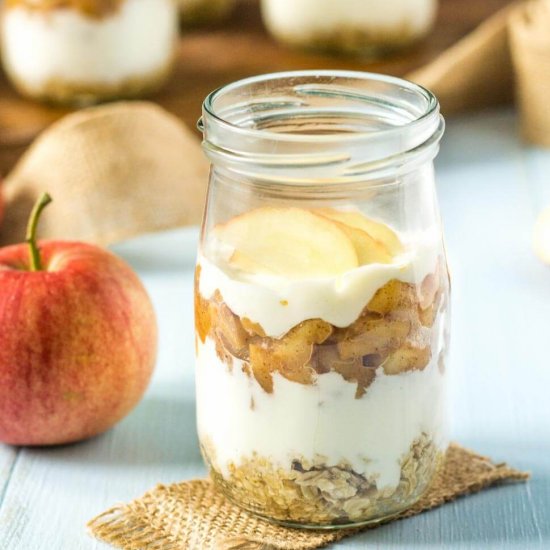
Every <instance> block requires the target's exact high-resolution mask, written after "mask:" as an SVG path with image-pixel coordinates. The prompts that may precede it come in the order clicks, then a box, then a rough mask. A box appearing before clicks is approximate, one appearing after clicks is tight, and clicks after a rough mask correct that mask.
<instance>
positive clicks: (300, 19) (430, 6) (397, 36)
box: [262, 0, 437, 57]
mask: <svg viewBox="0 0 550 550" xmlns="http://www.w3.org/2000/svg"><path fill="white" fill-rule="evenodd" d="M436 12H437V0H339V1H338V2H335V1H334V0H262V13H263V19H264V22H265V24H266V26H267V28H268V29H269V31H270V32H271V34H273V36H275V37H276V38H277V39H278V40H279V41H281V42H282V43H284V44H288V45H290V46H295V47H301V48H307V49H315V50H323V51H330V52H343V53H348V54H359V55H364V56H367V57H377V56H381V55H384V54H387V53H390V52H392V51H395V50H398V49H401V48H403V47H406V46H408V45H410V44H412V43H414V42H416V41H418V40H419V39H421V38H422V37H424V36H425V35H426V34H427V33H428V32H429V31H430V30H431V28H432V27H433V24H434V22H435V16H436Z"/></svg>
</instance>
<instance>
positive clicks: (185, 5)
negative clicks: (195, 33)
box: [178, 0, 235, 27]
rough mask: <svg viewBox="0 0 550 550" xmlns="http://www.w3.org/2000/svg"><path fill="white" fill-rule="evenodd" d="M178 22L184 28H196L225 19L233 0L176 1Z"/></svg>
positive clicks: (233, 2)
mask: <svg viewBox="0 0 550 550" xmlns="http://www.w3.org/2000/svg"><path fill="white" fill-rule="evenodd" d="M178 4H179V8H180V20H181V23H182V25H183V26H185V27H197V26H203V25H208V24H210V23H216V22H219V21H222V20H223V19H225V18H226V17H227V16H228V15H229V14H230V13H231V10H232V9H233V7H234V6H235V0H178Z"/></svg>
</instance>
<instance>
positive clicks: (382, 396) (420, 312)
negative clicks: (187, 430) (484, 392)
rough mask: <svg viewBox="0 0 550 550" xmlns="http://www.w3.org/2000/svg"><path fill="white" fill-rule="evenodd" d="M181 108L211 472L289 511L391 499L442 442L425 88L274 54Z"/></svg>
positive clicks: (435, 109) (441, 286) (266, 509)
mask: <svg viewBox="0 0 550 550" xmlns="http://www.w3.org/2000/svg"><path fill="white" fill-rule="evenodd" d="M200 127H201V128H202V130H203V132H204V148H205V151H206V154H207V155H208V157H209V158H210V160H211V162H212V171H211V179H210V185H209V191H208V199H207V207H206V213H205V217H204V224H203V229H202V236H201V241H200V250H199V255H198V263H197V269H196V290H195V310H196V311H195V313H196V346H197V365H196V386H197V414H198V432H199V437H200V443H201V448H202V452H203V455H204V457H205V459H206V462H207V463H208V466H209V467H210V471H211V475H212V477H213V479H214V480H215V482H216V484H217V485H218V487H219V488H220V489H221V490H222V491H223V492H224V493H225V494H226V495H227V496H228V497H229V498H230V499H231V500H232V501H233V502H235V503H236V504H238V505H240V506H242V507H243V508H245V509H247V510H249V511H251V512H253V513H255V514H257V515H259V516H262V517H265V518H268V519H270V520H274V521H277V522H280V523H283V524H288V525H294V526H302V527H342V526H348V525H356V524H363V523H368V522H372V521H379V520H380V519H381V518H384V517H387V516H390V515H392V514H395V513H396V512H400V511H402V510H404V509H406V508H408V507H410V506H411V505H412V504H413V503H414V502H416V501H417V500H418V499H419V498H420V497H421V496H422V495H423V494H424V492H425V491H426V490H427V489H428V487H429V485H430V483H431V481H432V479H433V478H434V475H435V473H436V471H437V469H438V467H439V466H440V465H441V463H442V461H443V457H444V454H445V450H446V444H447V443H446V413H445V378H446V374H445V357H446V349H447V341H448V330H449V280H448V273H447V267H446V260H445V250H444V247H443V240H442V230H441V224H440V218H439V210H438V204H437V199H436V192H435V185H434V168H433V159H434V157H435V155H436V153H437V151H438V147H439V140H440V138H441V136H442V134H443V128H444V123H443V119H442V117H441V116H440V114H439V105H438V102H437V100H436V98H435V97H434V96H433V95H432V94H431V93H430V92H429V91H427V90H425V89H423V88H421V87H420V86H417V85H415V84H412V83H410V82H406V81H404V80H400V79H397V78H392V77H388V76H381V75H375V74H368V73H354V72H331V71H327V72H298V73H281V74H273V75H267V76H260V77H256V78H251V79H248V80H243V81H240V82H236V83H234V84H231V85H229V86H226V87H225V88H222V89H220V90H218V91H216V92H214V93H212V94H211V95H210V96H209V97H208V98H207V99H206V101H205V103H204V107H203V118H202V120H201V122H200Z"/></svg>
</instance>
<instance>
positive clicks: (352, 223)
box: [316, 208, 403, 256]
mask: <svg viewBox="0 0 550 550" xmlns="http://www.w3.org/2000/svg"><path fill="white" fill-rule="evenodd" d="M316 212H317V213H318V214H319V215H321V216H325V217H326V218H329V219H331V220H335V221H337V222H340V223H343V224H345V225H347V226H348V227H354V228H355V229H360V230H361V231H364V232H365V233H368V234H369V235H370V236H371V237H372V238H373V239H375V240H377V241H378V242H379V243H382V244H383V245H384V246H385V247H386V249H387V251H388V252H389V253H390V254H391V255H392V256H398V255H399V254H401V253H402V252H403V245H402V244H401V241H400V240H399V237H398V236H397V235H396V233H395V231H393V230H392V229H390V228H389V227H388V226H387V225H386V224H384V223H381V222H377V221H374V220H371V219H369V218H367V217H366V216H364V215H363V214H361V212H358V211H353V210H336V209H335V208H319V209H317V210H316Z"/></svg>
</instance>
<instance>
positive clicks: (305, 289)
mask: <svg viewBox="0 0 550 550" xmlns="http://www.w3.org/2000/svg"><path fill="white" fill-rule="evenodd" d="M413 242H414V247H411V251H410V252H407V253H405V254H403V255H402V256H399V257H396V258H395V260H394V262H393V263H391V264H369V265H364V266H361V267H358V268H356V269H354V270H352V271H348V272H346V273H344V274H342V275H340V276H338V277H334V276H332V277H323V278H316V279H300V280H292V279H285V278H282V277H275V276H273V277H270V276H267V275H265V274H254V273H247V272H244V271H238V270H235V269H233V268H232V267H231V266H230V265H229V264H228V263H227V261H226V258H228V257H230V256H231V253H232V250H227V249H226V250H223V249H222V248H221V247H218V248H216V246H215V244H214V243H212V246H211V248H212V249H207V255H208V257H209V258H206V257H205V256H204V255H202V256H201V257H200V258H199V265H200V268H201V275H200V284H199V292H200V293H201V295H202V296H203V297H204V298H206V299H210V298H211V297H212V296H213V294H214V293H215V292H216V290H219V291H220V293H221V295H222V297H223V300H224V302H225V303H226V304H227V305H228V306H229V308H230V309H231V310H232V311H233V313H235V314H236V315H238V316H239V317H241V318H243V317H246V318H247V319H249V320H250V321H253V322H254V323H259V324H260V325H261V326H262V328H263V329H264V331H265V333H266V334H267V335H268V336H272V337H276V338H278V337H280V336H283V335H284V334H286V333H287V332H288V331H289V330H290V329H291V328H293V327H295V326H296V325H298V324H299V323H301V322H302V321H305V320H307V319H323V320H324V321H327V322H328V323H330V324H332V325H334V326H336V327H347V326H349V325H351V324H352V323H353V322H354V321H355V320H356V319H357V318H358V317H359V315H360V314H361V312H362V311H363V309H364V307H365V306H366V305H367V304H368V302H369V301H370V300H371V298H372V297H373V296H374V294H375V293H376V291H377V290H378V289H379V288H381V287H382V286H384V285H385V284H386V283H387V282H388V281H391V280H392V279H399V280H400V281H402V282H404V283H415V284H418V283H421V282H422V280H423V279H424V278H425V277H426V275H428V274H429V273H433V272H434V271H435V269H436V265H437V261H438V254H439V253H440V250H439V245H438V243H434V241H433V239H430V238H428V237H421V236H416V237H415V238H414V241H413Z"/></svg>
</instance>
